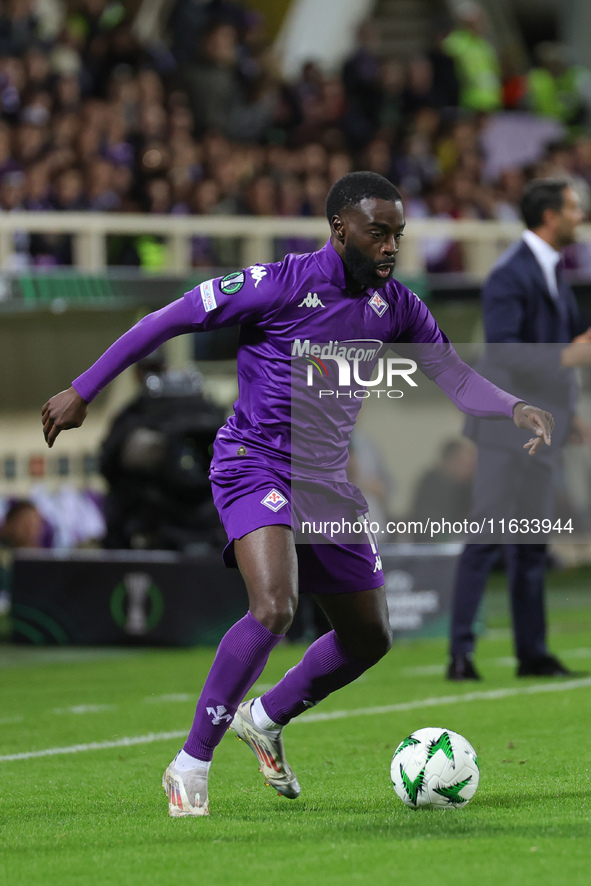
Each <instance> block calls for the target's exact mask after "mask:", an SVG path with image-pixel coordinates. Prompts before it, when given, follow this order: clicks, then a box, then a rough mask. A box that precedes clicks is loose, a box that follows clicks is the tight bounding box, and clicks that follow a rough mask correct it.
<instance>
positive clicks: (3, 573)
mask: <svg viewBox="0 0 591 886" xmlns="http://www.w3.org/2000/svg"><path fill="white" fill-rule="evenodd" d="M43 532H44V524H43V518H42V516H41V514H40V513H39V511H38V510H37V508H36V507H35V505H34V504H33V503H32V502H30V501H25V500H18V501H15V502H13V503H12V504H11V505H9V507H8V510H7V511H6V514H5V516H4V521H3V523H2V527H1V528H0V615H6V614H7V613H8V612H9V611H10V604H11V599H12V567H13V562H14V552H15V551H16V550H18V549H20V548H38V547H41V543H42V539H43Z"/></svg>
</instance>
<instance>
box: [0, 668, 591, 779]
mask: <svg viewBox="0 0 591 886" xmlns="http://www.w3.org/2000/svg"><path fill="white" fill-rule="evenodd" d="M589 686H591V677H587V678H585V679H584V680H567V681H564V682H556V683H538V684H536V685H534V686H523V687H516V688H514V689H491V690H489V691H488V692H467V693H466V694H465V695H442V696H440V697H434V698H423V699H420V700H417V701H403V702H400V703H399V704H391V705H383V706H381V707H375V708H357V709H354V710H352V711H329V712H328V713H326V714H313V713H310V714H304V715H303V716H302V717H300V718H298V719H297V720H294V723H321V722H326V721H328V720H344V719H347V718H348V717H374V716H376V715H377V714H395V713H398V712H400V711H412V710H415V709H417V708H434V707H439V706H445V705H452V704H454V705H455V704H461V703H465V702H471V701H496V700H497V699H500V698H512V697H515V696H520V695H539V694H542V693H546V692H568V691H569V690H571V689H585V688H587V687H589ZM186 735H187V730H186V729H183V730H179V731H176V732H151V733H149V734H148V735H137V736H135V737H133V736H132V737H125V738H118V739H114V740H113V741H93V742H89V743H88V744H76V745H70V746H69V747H64V748H45V749H44V750H41V751H23V752H22V753H20V754H4V755H3V756H0V763H9V762H12V761H13V760H31V759H33V758H34V757H55V756H58V755H60V754H80V753H82V752H83V751H100V750H104V749H108V748H122V747H131V746H132V745H138V744H152V743H153V742H155V741H169V740H170V739H173V738H184V737H185V736H186Z"/></svg>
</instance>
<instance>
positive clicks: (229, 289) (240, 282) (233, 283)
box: [220, 271, 246, 295]
mask: <svg viewBox="0 0 591 886" xmlns="http://www.w3.org/2000/svg"><path fill="white" fill-rule="evenodd" d="M245 279H246V278H245V276H244V271H234V272H233V273H232V274H226V276H225V277H222V279H221V280H220V289H221V290H222V292H223V293H225V294H226V295H234V293H235V292H239V291H240V290H241V289H242V287H243V286H244V281H245Z"/></svg>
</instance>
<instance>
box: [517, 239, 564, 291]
mask: <svg viewBox="0 0 591 886" xmlns="http://www.w3.org/2000/svg"><path fill="white" fill-rule="evenodd" d="M522 237H523V239H524V240H525V242H526V243H527V245H528V246H529V248H530V249H531V251H532V252H533V254H534V258H535V259H536V261H537V263H538V264H539V266H540V268H541V269H542V273H543V275H544V279H545V280H546V285H547V286H548V289H549V290H550V295H551V296H552V298H554V299H558V297H559V296H558V283H557V282H556V265H557V264H558V262H559V261H560V253H559V252H558V251H557V250H556V249H554V248H553V247H552V246H550V244H549V243H546V241H545V240H542V238H541V237H538V235H537V234H534V232H533V231H530V230H527V231H524V232H523V234H522Z"/></svg>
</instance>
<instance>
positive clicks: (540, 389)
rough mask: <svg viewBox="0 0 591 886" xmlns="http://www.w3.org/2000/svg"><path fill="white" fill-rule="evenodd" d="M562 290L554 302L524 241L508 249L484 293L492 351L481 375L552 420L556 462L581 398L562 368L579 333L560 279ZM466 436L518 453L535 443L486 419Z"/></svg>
mask: <svg viewBox="0 0 591 886" xmlns="http://www.w3.org/2000/svg"><path fill="white" fill-rule="evenodd" d="M558 290H559V298H558V299H555V298H553V297H552V294H551V293H550V291H549V290H548V286H547V284H546V279H545V277H544V274H543V272H542V269H541V268H540V266H539V264H538V262H537V260H536V258H535V256H534V254H533V252H532V251H531V249H530V248H529V246H528V245H527V243H526V242H525V241H524V240H520V241H519V242H518V243H517V244H515V245H513V246H512V247H511V248H510V249H508V250H507V252H505V253H504V254H503V255H502V256H501V258H500V259H499V261H498V262H497V263H496V264H495V266H494V267H493V269H492V271H491V273H490V275H489V277H488V279H487V280H486V282H485V284H484V288H483V290H482V310H483V319H484V330H485V336H486V342H487V344H486V348H485V352H484V357H483V359H482V361H481V363H480V365H479V367H478V369H479V372H481V374H482V375H484V376H485V377H486V378H488V379H490V381H492V382H494V384H496V385H498V386H499V387H500V388H503V389H504V390H506V391H509V392H510V393H511V394H514V395H515V396H516V397H519V398H520V399H523V400H525V401H526V402H528V403H531V404H532V405H533V406H540V407H541V408H542V409H547V410H548V411H549V412H551V413H552V414H553V416H554V419H555V422H556V426H555V430H554V433H553V436H552V443H553V446H552V450H551V452H552V453H554V454H556V451H557V449H558V448H559V447H560V446H562V445H563V443H564V442H565V440H566V438H567V436H568V434H569V431H570V425H571V421H572V417H573V414H574V411H575V407H576V401H577V395H578V391H577V382H576V376H575V373H574V371H573V370H572V369H565V368H564V367H562V366H561V365H560V354H561V351H562V349H563V347H564V345H565V344H567V343H569V342H571V341H572V339H573V337H574V336H575V335H577V334H578V332H579V331H580V327H581V323H580V318H579V311H578V308H577V303H576V301H575V297H574V294H573V291H572V289H571V288H570V286H569V285H568V283H566V282H565V281H564V280H563V279H561V275H560V272H559V274H558ZM542 345H544V347H542ZM466 434H467V435H468V436H469V437H471V438H472V439H473V440H474V441H475V442H477V443H478V444H479V445H483V446H486V445H489V446H494V447H495V448H498V447H502V448H504V449H510V450H512V451H517V450H521V449H522V447H523V444H524V442H526V441H527V440H528V439H529V438H530V436H531V434H530V433H529V432H528V431H516V429H515V427H514V426H511V425H510V424H509V423H508V422H492V421H483V420H482V419H475V420H468V422H467V426H466ZM541 452H542V450H540V452H539V453H538V454H537V455H536V458H539V456H540V453H541ZM548 455H550V451H548Z"/></svg>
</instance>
